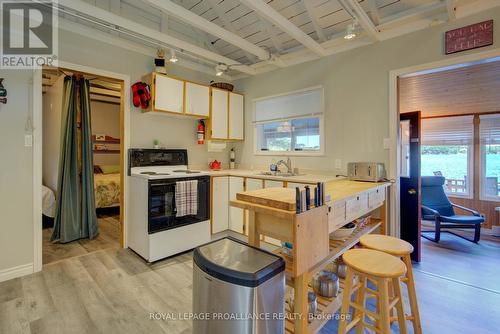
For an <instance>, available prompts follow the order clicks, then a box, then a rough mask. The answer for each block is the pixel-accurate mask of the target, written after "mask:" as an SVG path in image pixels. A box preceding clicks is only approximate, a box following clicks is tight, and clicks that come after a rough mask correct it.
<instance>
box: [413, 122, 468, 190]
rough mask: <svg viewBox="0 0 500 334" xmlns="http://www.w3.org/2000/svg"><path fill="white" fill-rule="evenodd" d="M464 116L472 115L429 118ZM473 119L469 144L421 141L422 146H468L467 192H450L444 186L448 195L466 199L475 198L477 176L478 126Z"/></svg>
mask: <svg viewBox="0 0 500 334" xmlns="http://www.w3.org/2000/svg"><path fill="white" fill-rule="evenodd" d="M464 116H470V115H453V116H436V117H429V118H428V119H431V118H453V117H464ZM425 119H426V118H423V119H422V121H424V120H425ZM471 121H472V124H471V126H472V138H471V142H470V143H469V144H468V145H424V144H423V143H420V146H421V147H422V146H467V182H466V189H467V190H468V191H467V192H466V193H456V192H449V191H448V190H447V189H446V185H445V187H444V191H445V193H446V195H448V197H453V198H464V199H473V198H474V177H475V173H476V171H475V168H474V161H475V150H476V145H475V139H474V138H475V135H476V134H475V132H476V126H475V121H474V116H473V117H472V119H471ZM420 159H421V160H422V152H420ZM420 165H422V161H420ZM420 175H421V176H424V175H422V167H420Z"/></svg>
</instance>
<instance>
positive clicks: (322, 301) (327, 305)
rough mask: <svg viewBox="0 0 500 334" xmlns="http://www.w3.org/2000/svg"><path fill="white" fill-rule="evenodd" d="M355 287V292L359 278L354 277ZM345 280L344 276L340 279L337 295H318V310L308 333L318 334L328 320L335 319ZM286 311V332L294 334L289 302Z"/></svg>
mask: <svg viewBox="0 0 500 334" xmlns="http://www.w3.org/2000/svg"><path fill="white" fill-rule="evenodd" d="M353 282H354V287H353V292H354V291H356V290H357V289H358V286H357V284H358V280H357V279H356V278H355V279H354V281H353ZM344 284H345V280H344V279H343V278H340V279H339V285H340V290H339V294H338V295H337V297H332V298H326V297H321V296H318V295H317V296H316V300H317V302H318V310H317V312H316V314H315V317H314V318H313V319H312V321H311V322H310V323H309V324H308V333H310V334H316V333H318V332H319V331H320V330H321V328H322V327H323V326H324V325H325V324H326V322H328V321H330V320H331V319H333V315H334V314H335V313H336V312H337V311H338V310H340V308H341V307H342V297H343V291H344ZM309 290H310V291H313V289H312V287H311V286H309ZM285 311H286V312H287V319H286V321H285V332H286V333H289V334H292V333H294V322H293V318H292V313H291V310H290V307H289V306H288V304H287V305H286V306H285Z"/></svg>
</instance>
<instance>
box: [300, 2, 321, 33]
mask: <svg viewBox="0 0 500 334" xmlns="http://www.w3.org/2000/svg"><path fill="white" fill-rule="evenodd" d="M301 2H302V5H303V6H304V8H305V9H306V12H307V15H309V18H310V19H311V23H312V25H313V27H314V30H315V31H316V35H318V38H319V40H320V42H325V41H326V37H325V33H324V32H323V28H321V26H320V24H319V20H318V16H317V15H316V14H314V8H313V7H312V5H311V2H310V1H307V0H301Z"/></svg>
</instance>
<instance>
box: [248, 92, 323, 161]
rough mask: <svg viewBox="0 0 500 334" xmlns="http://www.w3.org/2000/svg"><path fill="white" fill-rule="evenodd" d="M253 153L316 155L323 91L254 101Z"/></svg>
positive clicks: (320, 148) (320, 134)
mask: <svg viewBox="0 0 500 334" xmlns="http://www.w3.org/2000/svg"><path fill="white" fill-rule="evenodd" d="M254 107H255V118H254V120H255V121H254V129H255V131H254V133H255V136H254V138H255V140H254V142H255V154H268V155H320V154H322V153H323V151H324V144H323V143H324V140H323V89H322V88H321V87H315V88H309V89H305V90H301V91H298V92H292V93H287V94H283V95H279V96H272V97H266V98H260V99H257V100H254Z"/></svg>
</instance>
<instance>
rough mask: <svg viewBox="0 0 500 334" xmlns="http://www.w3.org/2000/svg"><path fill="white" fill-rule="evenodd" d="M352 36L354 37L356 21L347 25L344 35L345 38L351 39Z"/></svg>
mask: <svg viewBox="0 0 500 334" xmlns="http://www.w3.org/2000/svg"><path fill="white" fill-rule="evenodd" d="M354 37H356V22H353V23H351V24H349V25H348V26H347V29H346V31H345V35H344V38H345V39H353V38H354Z"/></svg>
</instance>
